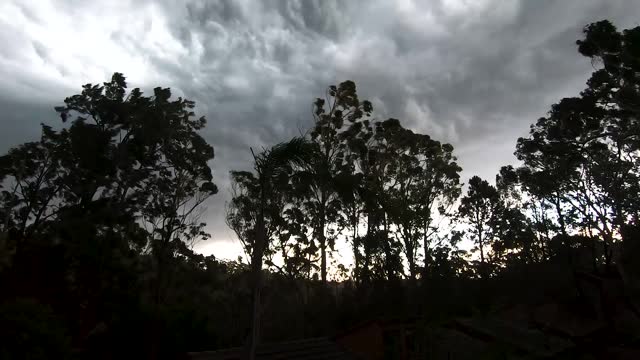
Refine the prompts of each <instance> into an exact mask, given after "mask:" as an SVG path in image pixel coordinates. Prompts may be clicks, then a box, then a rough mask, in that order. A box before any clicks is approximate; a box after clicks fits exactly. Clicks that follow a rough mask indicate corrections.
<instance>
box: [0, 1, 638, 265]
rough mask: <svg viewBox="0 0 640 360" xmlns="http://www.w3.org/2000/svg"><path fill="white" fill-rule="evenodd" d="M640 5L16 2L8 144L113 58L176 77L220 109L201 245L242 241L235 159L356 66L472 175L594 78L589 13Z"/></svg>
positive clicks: (211, 109) (622, 13)
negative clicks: (585, 39) (230, 212)
mask: <svg viewBox="0 0 640 360" xmlns="http://www.w3.org/2000/svg"><path fill="white" fill-rule="evenodd" d="M639 15H640V8H639V7H638V6H635V3H634V1H633V0H599V1H596V0H563V1H560V0H557V1H551V0H539V1H524V0H522V1H498V0H477V1H467V0H439V1H411V0H398V1H396V2H391V1H386V0H384V1H383V0H378V1H364V0H363V1H329V0H313V1H304V0H295V1H287V0H265V1H248V0H243V1H231V0H228V1H222V0H221V1H205V0H188V1H185V2H174V1H170V0H157V1H151V0H145V1H118V2H112V1H95V2H86V1H79V0H67V1H62V2H59V1H56V2H55V3H54V2H41V3H38V4H37V6H36V5H34V4H29V3H23V2H22V1H18V0H10V1H5V2H4V3H3V4H2V5H0V42H2V43H3V47H2V48H0V76H1V77H2V79H3V82H2V83H0V106H1V107H2V109H3V116H2V118H1V120H0V121H1V123H0V126H2V129H3V131H2V132H1V134H0V149H3V151H5V150H6V149H7V148H8V147H10V146H14V145H16V144H18V143H20V142H23V141H28V140H33V139H35V138H37V137H38V132H39V131H38V124H39V123H40V122H41V121H43V120H41V119H47V121H52V119H53V122H55V114H54V113H53V112H49V111H50V109H51V108H52V106H53V105H56V104H58V103H59V102H60V101H62V99H63V98H64V97H65V96H67V95H71V94H73V93H74V92H75V91H77V90H78V89H79V88H80V85H81V84H83V83H87V82H100V81H104V80H106V79H107V78H108V77H109V76H110V74H111V73H113V72H114V71H120V72H124V73H125V75H126V76H127V77H128V80H129V82H130V83H131V85H133V86H140V87H142V88H143V89H146V90H150V89H152V88H153V87H154V86H165V87H166V86H168V87H171V88H172V89H173V91H174V94H176V95H179V96H186V97H188V98H190V99H193V100H195V101H196V102H197V110H198V113H199V114H203V115H206V117H207V118H208V120H209V125H208V127H207V128H206V130H204V132H203V134H204V136H205V137H206V138H207V140H209V141H210V142H211V143H212V144H213V145H214V146H215V148H216V159H215V160H214V161H213V162H212V167H213V168H214V172H215V178H216V181H217V183H218V184H219V186H220V188H221V192H220V195H219V196H217V197H216V199H215V200H213V201H212V202H211V203H210V204H208V209H209V210H208V216H207V217H208V221H209V223H210V230H211V231H212V232H213V235H214V239H215V241H213V242H210V244H208V245H204V247H203V248H201V249H205V251H209V250H210V249H212V248H215V249H217V250H216V251H219V253H224V254H225V255H229V254H231V253H233V251H237V249H238V248H237V247H235V248H234V247H230V246H229V245H228V244H227V245H224V246H221V245H220V243H221V242H224V241H230V240H231V239H233V234H231V232H230V231H229V230H228V229H226V227H225V225H224V221H223V214H224V209H223V207H224V203H225V201H226V200H227V199H228V190H227V189H228V182H229V179H228V171H229V170H231V169H240V168H249V167H250V159H251V156H250V152H249V147H250V146H253V147H254V148H257V149H260V148H261V147H262V146H265V147H266V146H269V145H272V144H275V143H277V142H279V141H283V140H286V139H287V138H289V137H291V136H294V135H297V134H299V133H300V131H302V130H303V129H305V128H307V127H309V126H310V124H311V116H310V112H311V102H312V101H313V99H314V97H316V96H320V95H322V94H324V89H325V88H326V86H327V85H329V84H334V83H338V82H340V81H342V80H345V79H352V80H354V81H356V84H357V85H358V88H359V90H360V94H361V97H363V98H369V99H370V100H372V101H373V103H374V106H375V108H376V116H377V117H378V118H385V117H390V116H393V117H397V118H399V119H401V120H402V121H403V123H405V124H407V126H410V127H412V128H414V129H415V130H418V131H423V132H428V133H430V134H432V136H433V137H435V138H438V139H440V140H442V141H447V142H451V143H453V144H454V145H455V147H456V151H457V154H458V155H459V158H460V162H461V164H462V165H463V167H464V168H465V173H464V176H465V177H469V176H471V175H473V174H480V175H481V176H483V177H487V178H493V176H494V174H495V172H496V171H497V169H498V168H499V166H500V165H502V164H505V163H509V162H513V161H515V159H514V158H513V156H512V152H513V149H514V144H515V140H516V138H517V137H518V136H522V135H524V134H526V131H527V129H528V125H529V124H530V123H531V122H533V121H535V119H537V118H538V117H539V116H542V115H544V113H545V112H546V111H547V109H548V108H549V106H550V105H551V104H552V103H553V102H555V101H557V100H559V99H560V98H561V97H563V96H571V95H573V94H575V93H577V92H578V91H579V90H580V89H581V88H582V87H583V86H584V82H585V80H586V79H587V77H588V74H589V73H590V72H591V71H592V68H591V64H590V63H589V62H588V61H587V60H586V59H584V58H582V57H580V56H579V54H578V53H577V51H576V48H575V40H576V39H578V38H579V37H580V36H581V34H580V31H581V28H582V27H583V26H584V25H586V24H587V23H589V22H593V21H597V20H600V19H603V18H609V19H612V20H613V21H614V22H615V23H616V24H617V25H618V26H619V27H621V28H626V27H631V26H635V25H637V21H638V20H637V19H638V16H639ZM47 114H50V115H47ZM220 249H222V250H220ZM225 251H226V252H225Z"/></svg>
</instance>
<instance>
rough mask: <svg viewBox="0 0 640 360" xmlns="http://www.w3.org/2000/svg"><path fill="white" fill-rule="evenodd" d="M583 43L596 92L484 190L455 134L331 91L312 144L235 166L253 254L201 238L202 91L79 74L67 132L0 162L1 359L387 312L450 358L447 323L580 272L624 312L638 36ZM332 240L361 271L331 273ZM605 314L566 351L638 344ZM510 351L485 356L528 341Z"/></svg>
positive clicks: (45, 129)
mask: <svg viewBox="0 0 640 360" xmlns="http://www.w3.org/2000/svg"><path fill="white" fill-rule="evenodd" d="M577 45H578V51H579V52H580V53H581V54H582V55H584V56H585V57H587V58H589V60H591V62H592V63H593V65H594V69H595V71H594V72H593V74H592V75H591V77H590V78H589V80H588V81H587V87H586V88H585V89H584V90H583V91H582V92H581V93H580V94H578V95H577V96H576V97H572V98H565V99H562V100H560V101H559V102H558V103H557V104H554V105H553V106H552V107H551V110H550V111H549V113H548V114H547V116H546V117H543V118H540V119H539V120H538V121H537V122H536V123H535V124H534V125H532V126H531V129H530V132H529V135H528V136H527V137H523V138H520V139H518V140H517V145H516V151H515V155H516V157H517V159H518V160H519V162H518V165H517V166H505V167H503V168H502V169H500V171H499V173H498V174H497V176H496V179H495V183H493V184H492V183H490V182H489V181H487V180H485V179H481V178H479V177H478V176H474V177H472V178H471V179H469V180H468V183H466V184H465V183H463V182H462V181H461V179H460V172H461V171H462V169H461V167H460V166H459V165H458V164H457V159H456V156H455V149H454V148H453V146H452V145H450V144H447V143H442V142H440V141H438V140H436V139H432V138H431V137H430V136H429V135H426V134H419V133H416V132H414V131H412V130H410V129H407V128H405V127H404V126H403V125H402V123H401V121H400V120H397V119H393V118H392V119H387V120H375V119H374V118H373V113H374V109H373V106H372V104H371V103H370V102H369V101H366V100H362V99H360V98H359V97H358V94H357V89H356V85H355V84H354V83H353V82H352V81H345V82H342V83H340V84H339V85H335V86H330V87H329V88H328V89H327V92H326V94H324V96H323V97H322V98H318V99H316V100H315V102H313V113H312V117H313V120H314V122H313V125H312V126H311V128H310V129H308V131H307V132H306V133H305V134H303V135H302V136H300V137H296V138H294V139H291V140H288V141H284V142H282V143H280V144H277V145H274V146H272V147H269V148H262V149H254V148H252V149H251V150H250V151H251V154H252V156H253V160H254V161H253V164H248V165H247V169H244V170H238V171H232V172H231V180H232V195H233V198H232V200H231V201H230V202H229V203H228V204H227V208H226V221H227V224H228V225H229V227H230V228H231V229H232V230H233V231H234V232H235V234H236V235H237V237H238V239H239V240H240V241H241V243H242V245H243V249H244V251H245V252H246V255H247V259H248V260H249V263H244V262H242V261H241V260H240V258H239V259H238V260H237V261H228V260H220V259H217V258H215V257H214V256H203V255H201V254H198V253H195V252H194V251H193V250H192V245H193V244H194V243H195V242H197V241H202V240H207V239H208V238H209V237H210V235H209V234H207V233H206V232H205V231H204V227H205V223H204V222H203V220H204V219H203V217H202V212H203V204H204V203H205V202H206V200H207V199H208V198H209V197H211V196H214V195H215V194H216V193H217V187H216V185H215V184H214V183H213V182H212V171H211V169H210V165H211V164H213V166H214V168H215V161H212V160H213V159H214V150H213V147H212V146H211V145H209V144H207V142H206V141H205V139H203V138H202V136H201V135H199V130H201V129H202V128H203V127H204V126H205V124H206V121H205V119H204V118H198V117H196V115H195V114H194V108H195V104H194V102H192V101H189V100H187V99H182V98H178V99H172V97H171V92H170V90H169V89H165V88H156V89H154V91H153V94H152V95H151V96H146V95H144V94H143V93H142V92H141V91H140V90H139V89H133V90H131V91H128V89H127V84H126V82H125V78H124V76H123V75H122V74H119V73H116V74H114V75H113V77H112V79H111V81H109V82H106V83H104V84H103V85H91V84H87V85H85V86H83V88H82V92H81V93H80V94H78V95H74V96H71V97H68V98H66V99H65V101H64V105H63V106H59V107H56V108H55V110H56V111H57V112H58V114H59V116H60V118H61V120H62V124H61V126H60V127H59V128H58V129H54V128H53V127H50V126H46V125H42V135H41V138H40V140H38V141H34V142H28V143H25V144H22V145H20V146H18V147H15V148H13V149H11V150H10V151H9V152H8V154H6V155H4V156H2V157H0V179H1V182H0V185H1V188H0V189H1V190H2V192H1V195H0V220H1V223H0V286H1V289H2V291H0V339H1V341H0V357H1V358H7V359H9V358H16V359H18V358H28V359H51V358H56V359H64V358H88V359H106V358H135V357H137V358H153V359H155V358H175V357H178V356H182V355H183V354H185V353H186V352H190V351H191V352H194V351H203V350H212V349H218V348H229V347H244V348H245V349H246V355H247V357H248V358H254V357H255V354H256V348H257V344H259V343H267V342H277V341H284V340H294V339H303V338H311V337H318V336H330V335H334V334H338V333H341V332H343V331H344V330H345V329H348V328H351V327H353V326H355V325H357V324H360V323H362V322H363V321H366V320H374V319H381V318H386V319H388V318H391V317H393V318H401V319H405V320H404V321H409V320H408V319H412V320H411V323H412V326H413V327H415V329H414V328H413V327H412V329H413V330H411V331H412V334H413V335H411V336H412V338H411V339H412V340H411V345H408V346H410V347H411V351H412V352H413V353H414V354H420V356H423V357H424V356H426V354H431V356H433V357H434V358H446V357H442V356H445V355H442V353H439V352H438V351H439V350H437V349H436V348H437V346H440V345H441V344H444V343H445V342H446V341H445V340H443V339H445V338H446V337H447V336H449V335H447V334H449V333H447V331H449V330H446V331H445V330H442V329H443V328H445V327H446V328H447V329H450V328H451V326H450V325H446V324H451V323H450V322H451V321H452V320H453V319H459V318H461V317H466V318H471V319H478V318H482V319H484V317H486V316H493V315H492V314H496V313H498V312H499V311H501V310H504V309H510V308H512V307H514V306H533V305H536V306H537V305H540V304H547V303H549V302H553V303H554V304H556V303H558V304H564V305H566V304H570V305H567V306H569V307H570V308H571V309H573V310H572V311H574V310H575V311H578V310H577V309H583V306H584V305H581V304H582V302H581V301H583V300H584V299H587V298H589V296H590V295H589V294H588V290H585V289H586V288H585V287H584V286H583V285H582V284H583V282H584V281H583V280H584V278H585V277H589V276H596V277H598V279H600V278H602V279H609V278H615V277H619V278H620V279H621V280H622V282H623V284H624V289H625V290H624V294H625V299H626V300H625V301H627V302H628V303H629V304H631V305H629V306H631V307H632V308H634V309H636V305H635V300H636V299H638V298H637V294H638V290H640V267H639V266H638V264H637V263H638V262H637V260H636V259H635V257H636V255H637V253H638V249H640V245H638V244H640V227H639V226H640V223H639V222H640V200H639V199H640V122H639V121H640V120H639V118H638V116H639V115H640V27H636V28H634V29H630V30H624V31H622V32H620V31H618V30H617V29H616V28H615V27H614V26H613V25H612V24H611V23H610V22H608V21H601V22H597V23H593V24H590V25H588V26H586V27H585V29H584V38H583V39H582V40H579V41H577ZM247 151H249V149H247ZM461 243H465V244H473V248H472V249H471V250H470V251H465V250H462V249H461V247H460V244H461ZM340 244H342V246H340V249H341V251H343V253H342V254H341V255H342V259H352V264H350V265H345V264H334V265H333V266H332V265H331V259H332V258H335V257H332V254H335V253H336V252H337V251H338V250H337V249H338V248H339V246H338V245H340ZM345 249H350V250H349V252H350V253H349V254H346V253H344V251H345ZM337 260H338V261H340V258H337ZM585 274H591V275H585ZM589 279H591V278H589ZM598 281H600V280H598ZM603 281H604V280H603ZM571 304H572V305H571ZM603 304H604V305H602V306H603V307H604V309H605V310H603V311H604V314H605V315H602V316H604V317H605V318H606V319H609V320H610V321H609V322H607V325H606V331H607V332H608V333H609V334H610V335H609V336H608V337H607V336H604V335H598V337H597V338H596V339H595V340H594V339H591V340H589V342H588V346H589V347H588V349H589V350H588V351H584V353H583V352H580V351H577V352H573V353H571V354H572V355H571V356H573V357H574V358H582V357H580V356H582V355H584V354H599V352H598V351H600V349H601V347H599V346H600V344H602V348H604V347H607V349H608V347H609V346H614V345H615V346H618V347H620V346H627V345H629V344H635V345H634V346H637V344H638V339H639V338H638V336H639V335H640V332H638V329H639V327H638V326H637V324H635V323H634V324H631V325H628V326H627V325H625V326H626V327H620V326H619V325H618V323H616V322H615V321H614V320H611V319H617V318H616V317H615V316H614V315H611V314H613V313H615V311H614V310H611V309H613V308H614V305H613V304H614V302H606V303H605V302H603ZM564 305H562V306H564ZM558 306H560V305H558ZM607 309H609V310H610V311H609V310H607ZM580 311H582V310H580ZM584 311H586V312H587V313H588V310H584ZM598 311H600V310H598ZM616 311H617V310H616ZM635 311H636V313H635V315H636V316H638V315H640V314H638V313H637V310H635ZM581 314H582V313H581ZM616 314H617V313H616ZM580 316H582V317H585V318H588V317H589V315H584V316H583V315H580ZM616 316H617V315H616ZM636 320H637V318H636ZM492 321H493V320H481V322H482V324H484V325H487V324H492ZM385 324H388V323H385ZM455 324H456V325H455V329H458V330H459V331H463V330H464V329H467V330H468V329H469V328H471V327H473V328H474V329H477V328H478V327H477V326H476V325H474V324H476V320H473V321H466V320H465V321H458V322H456V323H455ZM445 325H446V326H445ZM380 326H381V327H383V326H387V325H384V324H383V325H380ZM394 326H395V325H394ZM443 326H444V327H443ZM447 326H448V327H447ZM487 326H489V325H487ZM460 329H463V330H460ZM492 329H493V328H492ZM621 329H622V330H621ZM458 330H456V331H458ZM467 330H464V331H467ZM487 331H489V330H487ZM491 331H494V330H491ZM541 331H542V330H541ZM495 333H496V334H499V333H500V332H499V331H498V330H495ZM496 336H497V337H500V336H501V335H496ZM403 339H404V338H403ZM437 339H440V340H437ZM572 339H573V338H572ZM345 341H346V340H345ZM385 341H387V340H385ZM407 341H408V340H407ZM572 341H573V340H572ZM385 344H386V343H385ZM389 344H392V342H391V340H389ZM438 344H440V345H438ZM513 344H516V345H513ZM558 344H560V343H559V342H558V343H557V344H556V345H557V348H558V349H559V348H562V346H561V345H558ZM584 344H585V343H580V346H583V345H584ZM556 345H553V346H551V345H549V346H550V347H549V349H555V347H554V346H556ZM385 346H387V345H385ZM389 346H395V345H389ZM510 346H515V347H506V348H502V347H500V348H491V349H490V351H489V350H487V352H486V353H483V355H482V356H485V355H486V356H495V357H494V358H500V357H499V356H511V354H520V355H522V352H523V351H526V352H527V354H530V353H536V352H535V351H537V349H534V350H531V349H524V350H523V348H521V347H518V345H517V342H515V341H514V342H513V343H511V345H510ZM563 346H564V345H563ZM584 346H587V345H584ZM386 349H387V350H388V349H391V347H388V348H386ZM563 349H564V348H563ZM387 350H385V351H387ZM389 351H390V352H389ZM403 351H409V350H406V349H405V350H403ZM518 351H519V352H518ZM545 351H546V350H545ZM548 351H551V350H548ZM558 351H560V350H558ZM563 351H564V350H563ZM395 353H397V352H395ZM386 354H387V355H388V356H392V355H389V354H394V351H393V350H388V351H387V353H386ZM450 354H451V352H449V356H450ZM536 354H538V353H536ZM545 354H547V353H545ZM564 354H565V355H566V354H567V353H564ZM405 355H406V353H405ZM538 355H539V354H538ZM416 356H418V355H416ZM438 356H441V357H438ZM478 356H480V355H479V354H478ZM540 356H541V357H544V356H546V355H544V356H542V355H540ZM566 356H568V355H566Z"/></svg>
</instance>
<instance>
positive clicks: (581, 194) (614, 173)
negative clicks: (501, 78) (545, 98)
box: [516, 20, 640, 264]
mask: <svg viewBox="0 0 640 360" xmlns="http://www.w3.org/2000/svg"><path fill="white" fill-rule="evenodd" d="M584 34H585V38H584V40H578V41H577V44H578V50H579V51H580V53H581V54H582V55H584V56H587V57H590V58H591V59H592V62H593V63H594V64H596V63H601V64H602V67H601V68H599V69H597V70H596V71H595V72H594V73H593V74H592V76H591V78H590V79H589V81H588V82H587V88H586V89H585V90H584V91H582V92H581V93H580V96H579V97H573V98H565V99H562V100H561V101H560V102H559V103H557V104H555V105H553V106H552V108H551V111H550V112H549V115H548V116H547V117H544V118H541V119H540V120H538V122H537V123H536V124H535V125H534V126H532V127H531V131H530V136H529V137H528V138H521V139H518V147H517V151H516V155H517V156H518V158H519V159H520V160H522V161H523V162H524V166H523V167H522V169H520V170H519V172H520V173H521V176H520V178H521V179H522V182H523V183H524V184H526V185H525V186H526V188H527V190H528V191H529V192H530V193H532V194H533V195H534V196H535V197H537V198H541V199H545V200H546V201H548V202H550V203H551V204H552V205H553V207H554V208H555V210H556V217H557V221H558V228H559V232H560V234H562V235H563V236H564V238H565V239H569V237H568V233H569V230H570V229H569V228H573V229H576V230H579V231H580V232H581V233H583V234H587V236H588V237H591V238H594V233H595V234H597V235H598V236H599V237H600V238H602V240H603V241H604V260H605V263H606V264H609V263H610V262H611V256H612V250H611V248H612V244H613V242H614V240H615V238H616V237H617V234H620V233H621V231H620V230H621V228H622V227H623V226H624V224H625V223H626V222H628V221H629V220H630V218H631V217H633V216H635V214H637V203H636V202H635V201H633V200H630V199H635V198H637V197H636V196H629V195H630V194H637V192H638V179H639V178H638V176H639V175H638V172H637V167H636V166H635V164H637V161H638V155H637V150H638V135H640V133H639V131H638V129H639V126H638V120H637V119H638V106H637V104H638V99H640V95H639V94H640V92H639V90H638V84H639V80H638V73H639V71H638V70H639V69H640V64H639V63H638V61H637V54H638V52H639V50H638V49H640V42H639V41H638V37H639V35H638V34H640V28H635V29H631V30H625V31H623V32H622V33H620V32H618V31H617V29H616V28H615V27H614V26H613V25H612V24H611V23H610V22H608V21H606V20H605V21H600V22H597V23H593V24H590V25H588V26H586V27H585V29H584ZM565 246H566V247H567V248H568V247H569V246H570V244H568V243H567V244H565ZM594 246H595V245H594ZM594 255H595V252H594ZM594 261H595V259H594Z"/></svg>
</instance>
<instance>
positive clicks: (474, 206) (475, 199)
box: [458, 176, 502, 277]
mask: <svg viewBox="0 0 640 360" xmlns="http://www.w3.org/2000/svg"><path fill="white" fill-rule="evenodd" d="M501 210H502V204H501V203H500V196H499V194H498V191H497V190H496V188H495V187H493V186H492V185H490V184H489V183H488V182H487V181H486V180H482V179H481V178H479V177H478V176H474V177H472V178H471V179H470V180H469V188H468V190H467V194H466V195H465V196H464V197H462V199H461V200H460V208H459V209H458V211H459V213H460V216H461V217H462V218H463V219H464V220H465V221H466V223H467V224H468V225H469V226H470V232H471V234H472V235H473V239H474V242H475V243H476V245H477V246H478V249H479V251H480V274H481V275H482V276H483V277H486V276H487V275H488V271H487V270H488V269H487V262H486V254H487V253H486V252H485V247H486V246H487V245H491V243H492V242H493V240H494V239H495V237H496V235H497V233H496V224H497V220H498V217H499V216H500V215H501Z"/></svg>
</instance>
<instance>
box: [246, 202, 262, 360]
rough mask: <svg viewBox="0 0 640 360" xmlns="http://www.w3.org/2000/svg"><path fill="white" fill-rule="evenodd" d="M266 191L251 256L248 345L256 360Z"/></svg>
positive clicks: (250, 357) (249, 354)
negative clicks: (251, 284) (251, 291)
mask: <svg viewBox="0 0 640 360" xmlns="http://www.w3.org/2000/svg"><path fill="white" fill-rule="evenodd" d="M265 204H266V199H265V194H264V190H263V191H262V199H261V204H260V213H259V215H258V219H257V221H256V239H255V245H254V248H253V253H252V254H251V277H252V282H253V299H252V301H253V306H252V308H251V332H250V333H249V341H248V344H247V359H248V360H255V358H256V348H257V346H258V342H259V341H260V301H261V299H260V294H261V288H262V254H263V253H264V249H265V245H266V244H265V243H266V240H267V239H266V229H265V223H264V207H265V206H266V205H265Z"/></svg>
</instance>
